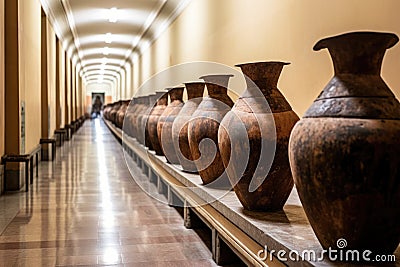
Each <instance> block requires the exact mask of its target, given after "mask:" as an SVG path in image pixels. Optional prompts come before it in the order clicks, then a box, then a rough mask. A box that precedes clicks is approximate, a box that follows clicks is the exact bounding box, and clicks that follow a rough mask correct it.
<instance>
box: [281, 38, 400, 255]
mask: <svg viewBox="0 0 400 267" xmlns="http://www.w3.org/2000/svg"><path fill="white" fill-rule="evenodd" d="M397 42H398V37H397V36H396V35H394V34H390V33H373V32H355V33H347V34H343V35H339V36H335V37H331V38H326V39H323V40H321V41H319V42H318V43H317V44H316V45H315V46H314V50H320V49H323V48H328V50H329V52H330V54H331V56H332V60H333V64H334V69H335V75H334V77H333V78H332V79H331V80H330V82H329V83H328V85H327V86H326V87H325V89H324V90H323V91H322V93H321V94H320V95H319V96H318V98H317V99H316V100H315V101H314V103H313V104H312V105H311V107H310V108H309V109H308V110H307V112H306V113H305V115H304V117H303V119H301V120H300V121H299V122H298V123H297V124H296V126H295V127H294V129H293V132H292V135H291V138H290V143H289V147H290V154H289V158H290V164H291V168H292V172H293V177H294V180H295V184H296V187H297V190H298V192H299V197H300V200H301V202H302V203H303V206H304V210H305V212H306V214H307V217H308V219H309V221H310V224H311V226H312V227H313V229H314V232H315V234H316V236H317V237H318V239H319V241H320V242H321V244H322V246H323V247H324V248H328V247H333V248H335V247H336V242H337V240H338V239H341V238H344V239H346V240H347V247H346V248H345V249H357V250H359V251H361V250H365V249H368V250H371V251H372V252H373V253H378V252H379V253H385V255H388V254H391V253H392V252H393V251H394V250H395V249H396V247H397V246H398V244H399V241H400V209H399V203H400V168H399V166H400V157H399V155H400V138H399V136H400V103H399V102H398V100H397V99H396V98H395V96H394V95H393V93H392V92H391V91H390V89H389V87H388V86H387V85H386V84H385V82H384V81H383V80H382V78H381V76H380V70H381V64H382V60H383V56H384V54H385V51H386V49H388V48H390V47H392V46H394V45H395V44H396V43H397Z"/></svg>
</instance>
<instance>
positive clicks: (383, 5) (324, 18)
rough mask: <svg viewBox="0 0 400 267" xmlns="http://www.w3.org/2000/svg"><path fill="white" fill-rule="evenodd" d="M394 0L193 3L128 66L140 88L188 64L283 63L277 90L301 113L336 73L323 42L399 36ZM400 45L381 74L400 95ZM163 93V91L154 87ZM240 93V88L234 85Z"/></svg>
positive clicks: (213, 0)
mask: <svg viewBox="0 0 400 267" xmlns="http://www.w3.org/2000/svg"><path fill="white" fill-rule="evenodd" d="M398 10H400V1H398V0H385V1H376V0H363V1H360V0H335V1H320V0H302V1H299V0H247V1H243V0H218V1H216V0H193V1H192V2H191V3H190V5H189V6H188V7H187V8H186V9H185V10H184V12H183V13H182V14H181V15H180V16H179V17H178V18H177V20H175V22H174V23H173V24H172V25H171V26H170V27H169V28H168V29H167V30H166V31H165V32H164V33H163V34H162V35H161V36H160V38H159V39H158V40H157V41H156V42H155V43H153V44H152V46H151V47H150V49H148V50H146V51H145V52H144V53H143V55H142V56H141V57H140V59H139V62H134V66H133V68H132V69H133V77H132V79H133V87H134V90H137V89H138V87H139V85H140V84H142V83H143V82H144V81H146V79H148V78H149V77H150V76H151V75H153V74H155V73H157V72H159V71H161V70H163V69H164V68H166V67H168V66H170V65H175V64H179V63H185V62H190V61H204V60H207V61H215V62H219V63H223V64H226V65H228V66H232V67H233V66H234V65H235V64H237V63H243V62H252V61H261V60H282V61H287V62H291V63H292V64H291V65H289V66H287V67H285V69H284V71H283V73H282V76H281V79H280V83H279V88H280V89H281V91H282V92H283V93H284V95H285V96H286V98H287V99H288V100H289V102H290V103H291V104H292V106H293V108H294V110H295V111H296V112H297V113H298V114H299V115H302V114H303V113H304V112H305V110H306V109H307V108H308V107H309V106H310V105H311V103H312V101H313V100H314V99H315V98H316V97H317V96H318V94H319V92H320V91H321V90H322V88H323V87H324V86H325V84H326V83H327V82H328V80H329V79H330V77H331V76H332V74H333V68H332V63H331V60H330V57H329V56H328V53H327V51H323V52H313V50H312V47H313V45H314V44H315V43H316V42H317V41H318V40H319V39H321V38H324V37H326V36H331V35H336V34H339V33H343V32H348V31H359V30H371V31H387V32H394V33H396V34H398V35H400V23H399V20H398ZM399 59H400V45H397V46H396V47H395V48H393V49H391V50H389V51H388V52H387V54H386V58H385V60H384V65H383V69H382V76H383V77H384V79H385V80H386V82H387V83H388V84H389V86H390V87H391V88H392V90H393V91H394V92H395V94H396V95H397V97H399V96H400V75H398V72H399V71H398V70H399V69H400V60H399ZM157 89H162V88H157ZM232 89H234V90H235V91H238V92H240V91H242V90H243V88H235V86H234V85H233V88H232Z"/></svg>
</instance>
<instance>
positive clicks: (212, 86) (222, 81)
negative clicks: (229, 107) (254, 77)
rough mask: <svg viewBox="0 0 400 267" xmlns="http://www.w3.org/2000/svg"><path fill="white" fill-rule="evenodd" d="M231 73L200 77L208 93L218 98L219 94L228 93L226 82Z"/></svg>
mask: <svg viewBox="0 0 400 267" xmlns="http://www.w3.org/2000/svg"><path fill="white" fill-rule="evenodd" d="M232 76H233V75H232V74H217V75H205V76H202V77H200V79H203V80H204V81H205V83H206V85H207V91H208V95H209V96H210V97H212V98H216V99H218V98H219V97H220V96H223V95H228V83H229V79H230V78H231V77H232Z"/></svg>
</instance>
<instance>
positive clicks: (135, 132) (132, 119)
mask: <svg viewBox="0 0 400 267" xmlns="http://www.w3.org/2000/svg"><path fill="white" fill-rule="evenodd" d="M145 98H146V96H139V97H138V98H137V107H136V109H135V111H134V112H133V113H132V114H131V116H130V122H131V127H132V137H134V138H136V140H137V136H138V127H137V118H138V116H139V115H140V114H141V113H142V112H143V110H144V109H146V104H145V102H146V100H145Z"/></svg>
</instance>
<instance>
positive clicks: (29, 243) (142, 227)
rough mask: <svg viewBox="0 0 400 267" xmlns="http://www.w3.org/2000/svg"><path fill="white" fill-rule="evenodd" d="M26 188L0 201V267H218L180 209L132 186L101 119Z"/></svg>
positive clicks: (43, 167) (85, 128) (119, 151)
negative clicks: (75, 266) (68, 266)
mask: <svg viewBox="0 0 400 267" xmlns="http://www.w3.org/2000/svg"><path fill="white" fill-rule="evenodd" d="M136 175H142V174H141V173H140V171H138V173H137V174H136ZM30 189H31V190H30V191H29V192H28V193H27V194H25V193H17V194H16V193H11V194H6V195H4V196H2V197H1V198H0V218H1V219H0V231H1V235H0V259H1V260H0V266H5V267H6V266H7V267H9V266H55V265H57V266H63V265H87V266H92V265H96V264H99V265H117V266H124V265H126V266H182V267H183V266H188V267H189V266H195V265H196V266H215V263H213V261H212V259H211V252H210V251H209V249H208V248H207V247H206V245H205V244H204V242H203V241H202V240H201V239H200V237H199V236H198V234H197V233H196V232H194V231H193V230H188V229H186V228H185V227H184V226H183V219H182V217H181V216H180V214H179V213H178V212H177V210H176V209H174V208H172V207H169V206H168V205H166V204H163V203H160V202H158V201H157V200H153V199H152V198H151V197H149V196H147V195H146V193H144V192H143V191H142V190H141V189H140V188H139V187H138V186H137V185H136V183H135V182H134V180H133V179H132V177H131V175H130V173H129V171H128V169H127V167H126V164H125V161H124V156H123V153H122V149H121V146H120V144H119V143H118V142H117V140H116V139H115V137H114V136H113V135H112V134H111V133H110V131H109V130H108V129H107V127H106V126H105V125H104V123H103V121H102V120H101V119H95V120H92V121H86V123H85V124H84V125H83V126H82V128H81V129H80V130H79V131H78V132H77V133H76V134H75V135H74V137H73V140H71V141H70V142H69V143H68V144H65V145H64V146H63V147H62V148H59V150H58V154H57V160H55V161H53V162H44V161H43V162H41V163H40V165H39V176H38V177H37V178H36V177H35V181H34V183H33V185H31V188H30Z"/></svg>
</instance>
